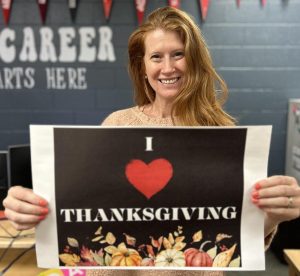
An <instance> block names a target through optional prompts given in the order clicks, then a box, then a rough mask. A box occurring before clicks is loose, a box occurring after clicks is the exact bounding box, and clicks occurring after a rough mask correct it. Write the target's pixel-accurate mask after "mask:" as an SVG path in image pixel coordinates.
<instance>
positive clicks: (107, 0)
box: [102, 0, 113, 21]
mask: <svg viewBox="0 0 300 276" xmlns="http://www.w3.org/2000/svg"><path fill="white" fill-rule="evenodd" d="M102 1H103V8H104V15H105V19H106V20H107V21H108V19H109V16H110V11H111V6H112V2H113V1H112V0H102Z"/></svg>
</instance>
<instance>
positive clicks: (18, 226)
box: [10, 221, 36, 231]
mask: <svg viewBox="0 0 300 276" xmlns="http://www.w3.org/2000/svg"><path fill="white" fill-rule="evenodd" d="M10 223H11V225H12V226H13V227H14V228H15V229H16V230H18V231H22V230H28V229H31V228H33V227H35V226H36V224H18V223H15V222H13V221H11V222H10Z"/></svg>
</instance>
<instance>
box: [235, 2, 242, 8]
mask: <svg viewBox="0 0 300 276" xmlns="http://www.w3.org/2000/svg"><path fill="white" fill-rule="evenodd" d="M240 4H241V0H236V5H237V7H238V8H239V7H240Z"/></svg>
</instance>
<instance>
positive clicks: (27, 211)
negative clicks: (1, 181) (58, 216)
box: [3, 186, 49, 230]
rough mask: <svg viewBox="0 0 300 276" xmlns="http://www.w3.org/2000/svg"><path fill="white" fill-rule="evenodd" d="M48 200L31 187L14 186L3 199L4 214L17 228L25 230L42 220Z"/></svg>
mask: <svg viewBox="0 0 300 276" xmlns="http://www.w3.org/2000/svg"><path fill="white" fill-rule="evenodd" d="M47 205H48V202H47V201H46V200H45V199H44V198H42V197H40V196H38V195H36V194H35V193H34V192H33V191H32V190H31V189H28V188H24V187H21V186H14V187H11V188H10V189H9V190H8V193H7V196H6V198H5V199H4V200H3V206H4V207H5V216H6V217H7V219H9V220H10V221H11V223H12V225H13V226H14V227H15V228H16V229H17V230H26V229H29V228H32V227H34V226H36V225H37V224H38V223H39V222H40V221H41V220H43V219H44V218H45V217H46V216H47V214H48V212H49V209H48V208H47Z"/></svg>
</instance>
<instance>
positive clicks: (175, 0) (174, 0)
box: [169, 0, 180, 9]
mask: <svg viewBox="0 0 300 276" xmlns="http://www.w3.org/2000/svg"><path fill="white" fill-rule="evenodd" d="M169 6H170V7H173V8H176V9H179V8H180V0H169Z"/></svg>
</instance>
